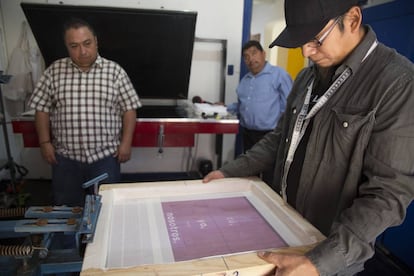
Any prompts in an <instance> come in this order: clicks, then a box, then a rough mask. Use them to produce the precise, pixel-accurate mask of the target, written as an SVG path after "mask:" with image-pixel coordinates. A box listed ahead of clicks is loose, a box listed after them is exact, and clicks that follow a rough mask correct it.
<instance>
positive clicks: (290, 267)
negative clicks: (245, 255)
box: [257, 252, 319, 276]
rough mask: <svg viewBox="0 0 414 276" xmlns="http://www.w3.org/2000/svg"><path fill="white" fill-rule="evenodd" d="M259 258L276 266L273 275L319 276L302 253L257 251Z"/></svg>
mask: <svg viewBox="0 0 414 276" xmlns="http://www.w3.org/2000/svg"><path fill="white" fill-rule="evenodd" d="M257 255H258V256H259V257H260V258H261V259H263V260H265V261H266V262H268V263H272V264H274V265H275V266H276V270H275V276H319V272H318V270H317V269H316V267H315V266H314V265H313V264H312V263H311V261H310V260H309V259H308V258H307V257H306V256H303V255H294V254H280V253H279V254H278V253H273V252H259V253H258V254H257Z"/></svg>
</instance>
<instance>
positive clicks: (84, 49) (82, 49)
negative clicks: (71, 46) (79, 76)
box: [80, 45, 86, 55]
mask: <svg viewBox="0 0 414 276" xmlns="http://www.w3.org/2000/svg"><path fill="white" fill-rule="evenodd" d="M80 52H81V54H82V55H84V54H85V53H86V47H84V46H82V45H81V46H80Z"/></svg>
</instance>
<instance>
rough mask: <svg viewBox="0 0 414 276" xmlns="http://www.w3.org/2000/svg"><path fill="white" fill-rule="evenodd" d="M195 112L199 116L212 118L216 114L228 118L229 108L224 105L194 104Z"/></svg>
mask: <svg viewBox="0 0 414 276" xmlns="http://www.w3.org/2000/svg"><path fill="white" fill-rule="evenodd" d="M194 112H195V114H197V115H202V114H203V113H204V115H206V116H212V115H214V114H216V115H219V116H227V115H228V112H227V108H226V107H225V106H224V105H218V104H208V103H194Z"/></svg>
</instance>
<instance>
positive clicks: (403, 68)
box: [204, 0, 414, 276]
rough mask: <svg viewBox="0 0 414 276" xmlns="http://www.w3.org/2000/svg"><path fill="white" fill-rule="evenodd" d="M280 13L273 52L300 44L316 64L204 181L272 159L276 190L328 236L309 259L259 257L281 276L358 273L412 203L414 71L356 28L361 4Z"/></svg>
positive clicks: (351, 1)
mask: <svg viewBox="0 0 414 276" xmlns="http://www.w3.org/2000/svg"><path fill="white" fill-rule="evenodd" d="M285 15H286V25H287V26H286V28H285V29H284V30H283V32H282V33H281V34H280V35H279V36H278V37H277V38H276V39H275V41H274V42H273V43H272V44H271V45H270V47H272V46H275V45H278V46H282V47H288V48H296V47H301V48H302V53H303V55H304V56H305V57H307V58H309V59H310V60H311V61H312V64H313V65H312V66H310V67H308V68H305V69H304V70H303V71H302V72H300V74H299V75H298V76H297V78H296V80H295V82H294V84H293V88H292V92H291V93H290V95H289V98H288V102H287V107H286V111H285V113H284V115H283V117H282V118H281V120H280V121H279V124H278V126H277V127H276V129H275V130H274V131H272V132H270V133H268V134H267V135H266V136H265V137H264V138H263V139H262V140H261V141H260V142H258V143H257V144H256V145H255V146H254V147H253V148H252V149H251V150H250V151H249V152H248V153H247V154H245V155H241V156H240V157H239V158H237V159H236V160H234V161H233V162H229V163H227V164H226V165H224V166H223V167H222V168H220V170H216V171H213V172H211V173H210V174H208V175H207V176H206V177H205V178H204V182H209V181H210V180H213V179H218V178H223V177H233V176H249V175H255V174H257V172H259V171H262V170H263V169H264V168H268V167H269V166H271V165H272V164H273V162H275V167H274V181H273V186H272V187H273V189H274V190H275V191H277V192H278V193H280V194H281V195H282V197H283V198H284V199H285V200H286V201H287V202H288V203H289V204H290V205H292V206H293V207H294V208H295V209H296V210H297V211H298V212H299V213H300V214H302V215H303V216H304V217H305V218H306V219H307V220H308V221H309V222H311V223H312V224H313V225H315V226H316V227H317V228H318V229H319V230H320V231H321V232H322V233H323V234H325V235H326V237H327V238H326V240H324V241H323V242H321V243H320V244H318V245H316V246H315V247H314V248H313V249H312V250H310V251H308V252H307V253H306V254H305V256H301V255H293V254H292V255H281V254H277V253H270V252H261V253H259V256H260V257H261V258H263V259H264V260H266V261H268V262H271V263H273V264H275V266H276V275H278V276H280V275H306V276H312V275H355V274H356V273H358V272H359V271H361V270H363V266H364V263H365V262H366V261H367V260H368V259H369V258H371V257H372V256H373V254H374V243H375V240H376V238H377V237H378V236H379V235H380V234H381V233H382V232H383V231H384V230H385V229H386V228H388V227H390V226H395V225H399V224H400V223H401V222H402V221H403V220H404V217H405V214H406V209H407V206H408V205H409V204H410V202H411V201H412V200H413V198H414V185H413V183H414V109H413V108H412V107H413V106H414V65H413V64H412V63H411V62H410V61H409V60H407V59H406V58H404V57H403V56H401V55H399V54H398V53H396V52H395V51H394V50H393V49H390V48H388V47H386V46H385V45H383V44H381V43H379V42H378V41H377V38H376V35H375V33H374V31H373V30H372V29H371V28H370V27H369V26H368V25H363V24H362V11H361V8H360V7H359V5H358V0H286V1H285Z"/></svg>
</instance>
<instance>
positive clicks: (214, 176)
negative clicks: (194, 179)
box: [203, 170, 225, 183]
mask: <svg viewBox="0 0 414 276" xmlns="http://www.w3.org/2000/svg"><path fill="white" fill-rule="evenodd" d="M224 177H225V176H224V174H223V173H222V172H221V171H219V170H215V171H212V172H210V173H209V174H207V175H206V176H205V177H204V178H203V183H207V182H210V181H211V180H214V179H220V178H224Z"/></svg>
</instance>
